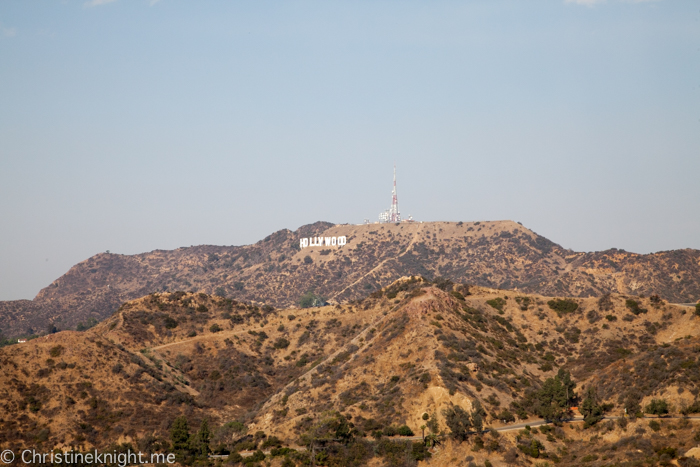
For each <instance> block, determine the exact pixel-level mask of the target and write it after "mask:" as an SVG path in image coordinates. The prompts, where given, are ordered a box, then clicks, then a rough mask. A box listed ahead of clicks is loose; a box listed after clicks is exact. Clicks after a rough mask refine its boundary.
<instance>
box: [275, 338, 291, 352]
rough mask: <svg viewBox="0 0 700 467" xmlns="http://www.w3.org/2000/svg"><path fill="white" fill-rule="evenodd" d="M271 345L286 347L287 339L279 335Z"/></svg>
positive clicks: (279, 347) (277, 347)
mask: <svg viewBox="0 0 700 467" xmlns="http://www.w3.org/2000/svg"><path fill="white" fill-rule="evenodd" d="M273 347H274V348H276V349H286V348H287V347H289V341H288V340H287V339H285V338H284V337H279V338H277V340H276V341H275V343H274V344H273Z"/></svg>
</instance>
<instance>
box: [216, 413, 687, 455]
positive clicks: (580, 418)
mask: <svg viewBox="0 0 700 467" xmlns="http://www.w3.org/2000/svg"><path fill="white" fill-rule="evenodd" d="M618 418H623V417H620V416H617V415H611V416H609V417H603V420H617V419H618ZM681 418H686V419H688V420H700V415H691V416H687V417H683V416H680V415H667V416H656V417H653V416H645V417H644V419H650V420H651V419H662V420H671V419H681ZM582 421H583V416H582V415H577V416H575V417H574V418H570V419H568V420H562V422H563V423H571V422H582ZM551 424H552V422H547V421H545V420H532V421H528V422H521V423H516V424H514V425H505V426H501V427H494V429H495V430H496V431H498V432H502V433H503V432H507V431H515V430H522V429H524V428H525V427H526V426H529V427H536V426H542V425H551ZM486 432H487V430H484V431H483V432H482V433H486ZM391 439H392V440H394V441H422V440H423V437H422V436H393V437H392V438H391ZM294 449H296V450H297V451H305V450H306V448H305V447H296V448H294ZM263 452H264V453H265V455H266V456H268V455H270V451H263ZM240 454H241V456H242V457H250V456H252V455H253V451H241V452H240ZM209 457H210V458H212V459H225V458H227V457H228V456H227V455H226V456H221V455H214V454H212V455H210V456H209Z"/></svg>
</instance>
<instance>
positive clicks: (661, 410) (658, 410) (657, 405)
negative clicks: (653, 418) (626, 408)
mask: <svg viewBox="0 0 700 467" xmlns="http://www.w3.org/2000/svg"><path fill="white" fill-rule="evenodd" d="M644 411H645V412H646V413H648V414H653V415H664V414H667V413H668V402H666V400H665V399H652V400H651V402H650V403H649V404H648V405H647V406H646V407H645V408H644Z"/></svg>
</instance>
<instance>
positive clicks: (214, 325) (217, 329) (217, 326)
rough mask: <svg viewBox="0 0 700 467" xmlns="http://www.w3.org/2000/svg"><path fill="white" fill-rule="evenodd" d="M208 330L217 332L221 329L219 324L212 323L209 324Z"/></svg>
mask: <svg viewBox="0 0 700 467" xmlns="http://www.w3.org/2000/svg"><path fill="white" fill-rule="evenodd" d="M209 331H211V332H219V331H222V329H221V326H219V325H218V324H216V323H214V324H212V325H211V326H209Z"/></svg>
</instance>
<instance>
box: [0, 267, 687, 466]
mask: <svg viewBox="0 0 700 467" xmlns="http://www.w3.org/2000/svg"><path fill="white" fill-rule="evenodd" d="M562 304H564V305H565V306H563V307H562ZM574 308H575V309H574ZM562 310H563V311H562ZM699 335H700V318H698V317H696V316H695V314H694V313H693V309H692V308H689V307H681V306H675V305H670V304H668V303H667V302H665V301H663V300H661V299H660V298H657V297H652V298H645V299H632V298H630V297H628V296H622V295H611V296H603V297H599V298H574V299H571V298H568V299H567V298H559V299H552V298H550V297H544V296H541V295H533V294H523V293H520V292H514V291H506V290H497V289H491V288H484V287H477V286H471V287H467V286H464V285H461V286H455V287H453V286H452V284H451V283H450V282H448V281H437V282H436V283H430V282H426V281H424V280H422V279H420V278H417V277H414V278H403V279H401V280H399V281H396V282H395V283H393V284H392V285H390V286H389V287H386V288H384V289H382V290H381V291H378V292H375V293H373V294H371V295H370V296H369V297H368V298H366V299H364V300H360V301H354V302H353V303H351V304H346V305H334V306H326V307H320V308H307V309H286V310H284V309H283V310H279V309H277V310H276V309H273V308H272V307H269V306H259V305H255V304H251V303H244V302H239V301H235V300H231V299H224V298H221V297H214V296H210V295H206V294H201V293H194V294H193V293H157V294H151V295H148V296H145V297H142V298H140V299H137V300H133V301H130V302H128V303H125V304H124V305H123V306H122V307H120V309H119V311H118V312H117V313H115V314H114V315H113V316H111V317H110V318H108V319H107V320H105V321H104V322H102V323H100V324H99V325H97V326H96V327H94V328H92V329H90V330H88V331H85V332H72V331H64V332H60V333H57V334H53V335H50V336H47V337H41V338H38V339H34V340H31V341H29V342H28V343H26V344H17V345H13V346H9V347H5V348H2V349H0V363H1V364H2V370H3V371H2V374H1V375H0V383H1V386H0V387H2V389H1V390H0V391H2V397H1V398H0V400H1V401H2V402H1V404H2V408H3V411H2V413H3V415H2V416H1V417H0V444H1V445H2V446H4V447H5V446H7V447H19V446H41V447H47V448H49V447H66V446H69V445H77V446H81V445H82V446H84V447H88V446H97V447H103V448H104V447H107V446H109V445H111V444H113V443H119V442H130V443H132V444H133V445H135V446H136V445H138V446H140V447H142V446H143V448H142V449H143V450H144V451H148V450H156V451H158V450H167V449H166V448H167V443H168V430H169V428H170V426H171V423H172V421H173V420H174V419H175V417H177V416H178V415H185V416H187V417H188V419H189V420H190V423H191V426H192V425H194V426H196V425H197V424H198V423H199V421H200V420H201V419H202V418H204V417H207V418H208V419H209V420H210V425H211V426H212V430H213V440H212V447H213V448H214V447H216V446H223V447H227V448H228V449H231V448H233V447H234V446H235V445H236V440H237V439H238V440H240V439H241V437H242V436H243V435H244V434H245V429H242V428H237V429H236V430H238V431H236V430H234V431H231V429H230V428H226V427H227V426H232V425H225V423H227V422H233V421H235V420H238V421H241V422H243V423H244V424H246V425H247V430H248V432H249V433H251V434H252V433H256V432H258V431H264V432H265V433H266V434H267V435H268V436H271V435H275V436H277V437H279V438H280V439H281V441H282V442H283V443H284V444H287V445H292V446H293V445H296V444H297V443H298V442H299V440H300V439H301V438H302V435H304V434H305V433H307V432H308V430H309V429H311V428H312V427H313V426H315V424H317V423H318V422H319V421H320V420H321V419H323V417H324V416H326V415H324V414H328V413H331V412H333V411H337V412H340V413H342V414H344V415H345V416H347V417H349V418H350V419H351V420H352V422H353V423H354V425H355V427H356V429H358V430H359V431H360V433H359V434H360V435H361V434H362V433H365V434H367V435H369V434H370V433H372V432H375V431H377V430H388V429H390V427H397V426H399V425H403V424H406V425H408V427H409V428H411V429H412V430H413V431H414V432H415V433H418V434H420V433H421V428H420V427H421V426H422V425H424V424H427V425H428V426H431V425H430V424H433V425H432V426H433V428H429V429H428V431H430V430H431V429H434V430H435V431H438V432H445V433H449V432H450V429H449V428H448V425H447V423H446V419H445V413H444V410H445V409H448V408H451V407H455V406H459V407H462V408H464V409H466V410H467V411H469V410H471V409H472V408H473V407H474V406H475V403H476V401H478V402H479V403H480V404H481V405H482V406H483V407H484V408H485V409H486V418H485V422H486V425H490V426H493V427H498V426H500V425H502V423H501V422H500V419H501V417H502V412H503V411H504V410H510V411H511V412H515V413H517V412H518V410H519V409H518V408H519V407H523V405H522V404H523V400H525V399H526V398H527V396H528V394H529V393H530V392H531V391H533V390H536V389H537V388H539V387H541V385H542V384H543V382H544V380H545V379H547V378H550V377H553V376H554V375H555V374H556V373H557V371H558V369H559V368H564V369H566V370H568V371H570V372H571V373H572V375H573V378H574V381H575V382H576V384H577V391H579V394H583V392H584V391H583V390H584V388H585V387H588V386H595V387H596V388H597V389H598V393H599V395H600V397H601V400H602V401H606V402H610V403H612V404H613V405H612V408H611V409H610V413H612V414H618V413H620V412H621V411H622V410H623V408H624V407H626V406H628V401H629V400H632V402H633V403H636V404H638V405H640V406H644V405H646V404H647V403H648V402H649V401H650V400H651V398H652V397H653V398H658V397H663V398H666V399H667V400H669V401H670V402H671V404H672V410H673V412H674V413H677V412H678V410H680V409H681V408H683V407H687V406H689V405H690V404H692V403H693V402H695V401H696V396H697V395H698V390H697V381H698V380H700V365H698V361H697V356H696V354H697V349H698V348H700V339H699V338H698V336H699ZM424 413H427V414H428V415H429V422H430V423H428V422H427V421H425V420H424V419H423V414H424ZM525 416H527V417H532V414H525ZM530 419H531V420H532V418H530ZM646 423H647V422H634V423H632V424H631V425H630V426H629V427H626V428H625V427H618V426H617V425H615V424H614V423H613V425H608V424H602V423H601V424H600V425H599V426H597V427H596V428H595V429H594V431H595V432H596V433H598V434H600V436H602V438H600V439H599V438H597V437H594V438H595V443H597V444H596V445H599V446H600V448H601V449H603V448H605V449H609V450H610V454H609V457H608V459H613V460H615V459H617V461H620V460H624V459H631V458H635V459H637V458H639V459H643V460H644V459H646V462H647V463H649V462H651V461H650V460H649V459H651V458H652V457H653V456H657V458H658V454H655V453H656V452H657V451H654V450H655V449H657V448H658V449H660V447H659V446H661V447H663V446H665V445H662V444H661V443H663V442H668V441H667V440H668V437H664V436H661V433H659V434H657V432H655V431H653V430H649V429H648V427H647V425H646ZM239 426H242V425H239ZM645 427H646V428H645ZM689 427H690V428H689ZM661 429H662V430H667V431H670V430H674V433H677V436H674V437H673V443H674V446H677V447H678V448H683V449H686V450H687V449H689V448H690V447H692V443H693V438H692V437H693V434H692V431H691V429H692V425H688V424H687V422H686V424H685V425H684V428H681V427H680V425H679V426H676V427H675V428H674V427H673V426H672V425H670V424H668V423H666V424H665V425H664V426H663V427H662V428H661ZM227 430H228V431H227ZM558 430H559V431H556V432H554V436H551V435H552V433H549V434H548V432H545V431H542V432H539V431H537V432H535V431H532V432H527V433H521V432H512V433H505V434H503V435H501V436H500V437H494V438H493V439H491V438H487V439H486V440H485V442H486V443H487V448H488V449H487V448H479V447H478V445H476V444H474V443H476V441H475V440H474V439H472V440H471V441H470V442H469V443H467V444H458V443H453V442H451V441H450V442H447V443H446V444H445V445H444V446H443V447H442V448H440V449H438V450H435V451H434V452H433V454H434V457H433V459H432V460H431V462H430V465H458V464H457V463H455V461H454V460H453V459H454V456H459V457H458V458H459V459H464V458H466V457H467V455H471V456H472V457H473V458H475V459H480V462H482V463H483V462H484V460H485V459H487V458H488V459H490V461H491V462H492V463H494V465H504V464H503V463H504V462H506V459H510V458H512V457H513V455H515V454H518V453H520V454H519V455H520V457H518V459H519V460H517V464H518V465H530V464H529V461H527V458H526V457H525V456H524V455H523V453H522V452H521V451H520V450H518V449H517V448H516V446H519V445H523V444H522V443H523V442H524V441H523V440H525V441H526V442H530V440H532V439H537V440H538V442H540V443H541V445H542V450H543V451H542V452H544V453H549V454H547V455H550V454H551V455H554V456H555V457H556V458H557V459H560V460H561V461H562V462H563V463H564V464H563V465H574V464H575V462H574V460H575V459H576V456H579V457H580V456H586V455H588V454H589V452H587V451H588V449H587V448H586V446H588V443H589V441H590V442H591V443H593V442H594V441H593V438H591V432H590V431H585V430H584V431H581V429H580V427H579V428H576V429H571V430H572V431H571V432H569V430H568V429H567V431H566V432H564V431H562V430H561V429H558ZM631 430H636V431H631ZM640 430H641V431H640ZM683 430H685V431H683ZM587 433H588V434H587ZM635 433H636V434H635ZM640 433H644V434H643V435H640ZM629 436H633V439H627V440H626V438H625V437H629ZM589 438H590V439H589ZM247 439H248V441H246V442H247V443H251V442H253V441H252V439H251V438H247ZM643 439H647V441H645V442H642V440H643ZM363 442H364V441H363ZM489 443H490V444H489ZM615 443H622V444H619V446H621V447H622V450H620V451H619V452H618V451H616V449H617V448H614V447H611V446H613V445H614V444H615ZM644 443H647V444H644ZM649 443H652V444H649ZM606 446H607V447H606ZM480 449H481V450H480ZM514 450H515V451H514ZM627 451H629V452H627ZM639 453H641V457H640V454H639ZM509 456H510V457H509ZM630 456H632V457H630ZM650 456H651V457H650ZM552 459H554V457H552ZM368 462H369V461H368ZM372 462H374V461H372ZM275 465H276V464H275ZM378 465H379V464H378ZM401 465H404V464H401ZM405 465H410V464H405ZM463 465H468V462H464V463H463ZM590 465H596V466H597V465H599V464H596V463H593V464H590ZM600 465H602V464H600Z"/></svg>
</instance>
